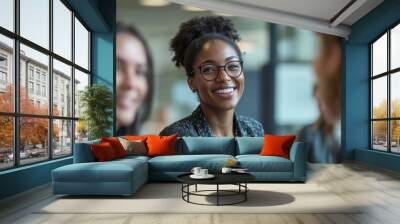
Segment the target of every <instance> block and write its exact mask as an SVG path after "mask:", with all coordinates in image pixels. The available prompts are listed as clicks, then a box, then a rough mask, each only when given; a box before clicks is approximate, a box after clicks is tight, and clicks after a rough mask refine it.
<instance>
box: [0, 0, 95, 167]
mask: <svg viewBox="0 0 400 224" xmlns="http://www.w3.org/2000/svg"><path fill="white" fill-rule="evenodd" d="M47 1H48V3H49V12H48V13H49V47H48V49H46V48H45V47H42V46H41V45H39V44H36V43H34V42H33V41H30V40H29V39H27V38H24V37H23V36H21V35H20V0H14V1H13V10H14V18H13V20H14V21H13V22H14V24H13V26H14V27H13V28H14V30H13V31H10V30H8V29H6V28H4V27H1V26H0V35H2V36H5V37H8V38H11V39H12V40H13V45H14V48H13V54H12V57H13V59H12V61H13V64H12V65H11V66H12V69H11V71H12V74H11V75H13V78H14V93H13V94H14V99H13V103H14V105H13V108H14V109H13V112H2V111H0V116H4V117H11V118H12V119H13V157H14V158H13V160H14V161H13V166H10V167H5V168H0V172H2V171H5V170H11V169H16V168H19V167H24V166H30V165H33V164H38V163H43V162H47V161H51V160H58V159H62V158H66V157H71V156H73V152H74V145H75V144H74V143H75V126H76V121H78V120H79V117H76V116H75V108H74V107H72V108H71V114H70V116H68V115H66V116H61V115H60V116H56V115H53V104H54V103H53V97H54V95H53V75H54V74H53V70H54V69H53V59H56V60H58V61H59V62H61V63H64V64H66V65H68V66H71V68H72V69H71V81H70V82H71V84H72V85H71V92H72V97H71V98H72V99H71V101H72V102H71V105H74V103H75V94H76V93H75V88H74V86H75V85H74V82H75V69H78V70H79V71H81V72H83V73H85V74H87V75H88V77H89V83H88V86H91V85H92V80H93V77H92V71H91V70H92V68H91V65H92V61H91V50H92V44H91V37H92V31H91V29H90V28H89V27H88V26H87V24H86V23H85V22H84V20H83V19H82V18H81V17H80V16H79V14H78V13H76V12H75V11H74V10H73V9H72V7H71V6H70V5H69V4H68V2H66V1H65V0H59V1H60V2H61V3H62V4H63V5H64V6H65V7H66V8H67V9H68V10H70V11H71V18H70V23H71V34H70V35H71V59H67V58H64V57H63V56H61V55H59V54H57V53H55V52H54V51H53V50H54V49H53V41H54V40H53V32H54V29H53V23H54V22H53V21H54V18H53V15H54V14H53V10H54V9H53V1H54V0H47ZM75 18H76V19H77V20H79V22H80V23H81V24H82V25H83V26H84V28H85V29H86V30H87V31H88V57H89V59H88V62H89V65H88V69H85V68H83V67H81V66H80V65H78V64H76V63H75ZM21 44H23V45H25V46H27V47H30V48H32V49H33V50H36V51H38V52H40V53H43V54H45V55H47V56H48V59H49V62H48V71H47V72H48V77H47V78H48V82H47V84H46V85H45V86H46V87H45V90H46V91H48V93H45V94H46V96H47V97H48V101H47V102H48V108H49V109H48V112H47V114H46V115H39V114H27V113H21V111H20V85H21V83H20V82H21V81H20V78H21V77H20V69H21V68H20V64H21V63H20V45H21ZM28 68H30V67H29V64H27V72H26V74H25V75H26V81H27V82H28V81H29V80H30V74H29V72H28V70H29V69H28ZM41 74H42V73H40V74H39V75H40V76H39V80H38V81H39V83H42V82H41V81H42V80H41ZM33 82H34V86H35V84H36V69H34V70H33ZM40 86H42V85H40ZM27 87H28V86H27ZM27 91H29V90H28V89H27ZM34 91H36V90H35V89H34ZM40 96H42V94H40ZM21 118H45V119H47V122H48V135H47V142H48V144H47V152H48V155H47V158H46V157H44V158H43V160H40V161H38V162H32V163H26V164H21V161H20V149H19V147H20V143H19V141H20V119H21ZM57 120H61V121H70V122H71V129H72V130H71V153H70V154H68V155H62V156H54V155H53V153H54V147H53V123H54V122H55V121H57Z"/></svg>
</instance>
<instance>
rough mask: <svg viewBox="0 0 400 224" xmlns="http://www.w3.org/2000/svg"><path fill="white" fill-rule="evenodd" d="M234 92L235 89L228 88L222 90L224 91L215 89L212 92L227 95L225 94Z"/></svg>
mask: <svg viewBox="0 0 400 224" xmlns="http://www.w3.org/2000/svg"><path fill="white" fill-rule="evenodd" d="M234 90H235V88H233V87H229V88H224V89H217V90H215V91H214V93H217V94H227V93H232V92H233V91H234Z"/></svg>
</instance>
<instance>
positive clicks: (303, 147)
mask: <svg viewBox="0 0 400 224" xmlns="http://www.w3.org/2000/svg"><path fill="white" fill-rule="evenodd" d="M307 151H308V150H307V144H306V143H304V142H294V143H293V145H292V148H291V149H290V160H291V161H292V162H293V179H294V180H295V181H305V180H306V177H307Z"/></svg>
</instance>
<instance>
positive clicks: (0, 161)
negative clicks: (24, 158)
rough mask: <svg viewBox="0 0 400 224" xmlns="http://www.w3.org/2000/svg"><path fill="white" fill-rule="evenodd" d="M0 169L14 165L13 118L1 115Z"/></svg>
mask: <svg viewBox="0 0 400 224" xmlns="http://www.w3.org/2000/svg"><path fill="white" fill-rule="evenodd" d="M0 127H1V128H0V170H1V169H5V168H8V167H12V166H13V165H14V151H13V148H14V140H13V136H14V125H13V118H12V117H9V116H0Z"/></svg>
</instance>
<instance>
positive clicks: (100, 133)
mask: <svg viewBox="0 0 400 224" xmlns="http://www.w3.org/2000/svg"><path fill="white" fill-rule="evenodd" d="M79 96H80V98H79V106H80V107H81V109H82V114H81V119H82V120H83V121H84V123H85V124H86V125H87V128H88V132H89V133H88V135H89V136H88V137H89V139H90V140H93V139H97V138H101V137H105V136H110V133H109V131H108V130H110V128H111V126H112V116H113V110H112V109H113V105H114V104H113V94H112V92H111V91H110V89H109V88H108V87H107V86H105V85H102V84H95V85H92V86H88V87H86V88H85V89H84V90H83V91H81V92H80V93H79Z"/></svg>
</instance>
